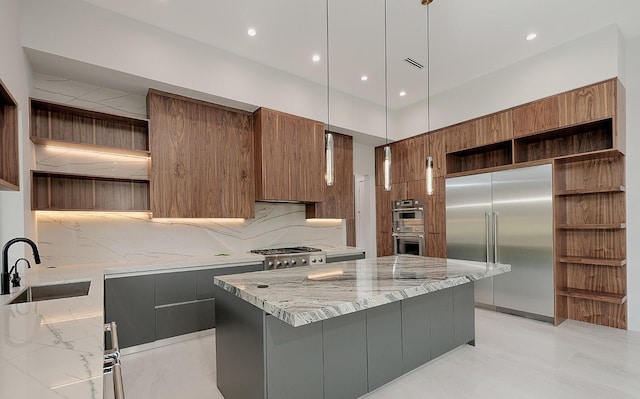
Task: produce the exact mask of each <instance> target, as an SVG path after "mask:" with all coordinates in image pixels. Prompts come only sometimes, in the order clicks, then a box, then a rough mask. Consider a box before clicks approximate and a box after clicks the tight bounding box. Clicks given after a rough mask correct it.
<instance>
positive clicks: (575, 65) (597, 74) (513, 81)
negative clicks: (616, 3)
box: [393, 26, 624, 139]
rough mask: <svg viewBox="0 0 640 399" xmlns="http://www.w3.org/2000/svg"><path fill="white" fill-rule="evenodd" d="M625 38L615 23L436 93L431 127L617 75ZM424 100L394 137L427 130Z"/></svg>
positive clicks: (404, 114) (403, 115)
mask: <svg viewBox="0 0 640 399" xmlns="http://www.w3.org/2000/svg"><path fill="white" fill-rule="evenodd" d="M623 43H624V42H623V39H622V38H621V37H620V34H619V31H618V28H617V27H616V26H610V27H607V28H604V29H602V30H599V31H596V32H593V33H591V34H589V35H586V36H583V37H581V38H579V39H576V40H574V41H572V42H569V43H566V44H564V45H562V46H558V47H556V48H553V49H551V50H549V51H547V52H544V53H542V54H539V55H537V56H534V57H531V58H528V59H526V60H523V61H521V62H518V63H515V64H512V65H510V66H508V67H506V68H504V69H501V70H499V71H496V72H494V73H491V74H489V75H486V76H484V77H481V78H479V79H476V80H473V81H471V82H468V83H466V84H464V85H462V86H458V87H456V88H454V89H451V90H448V91H446V92H444V93H439V94H436V95H433V96H432V97H431V104H430V108H431V130H435V129H439V128H441V127H445V126H449V125H453V124H456V123H459V122H463V121H466V120H469V119H473V118H477V117H479V116H482V115H487V114H490V113H493V112H496V111H500V110H503V109H507V108H511V107H514V106H516V105H520V104H524V103H527V102H530V101H533V100H537V99H539V98H543V97H547V96H550V95H553V94H557V93H560V92H563V91H567V90H572V89H575V88H576V87H580V86H586V85H588V84H591V83H595V82H598V81H601V80H605V79H609V78H613V77H616V76H618V73H619V70H618V65H619V62H620V61H619V60H620V59H621V56H622V55H623V54H620V53H621V52H622V51H621V47H623ZM426 109H427V106H426V104H425V103H424V102H421V103H417V104H413V105H412V106H410V107H406V108H405V109H403V110H401V111H399V112H398V113H397V115H396V119H397V121H398V124H397V127H396V128H395V131H394V132H393V134H394V136H393V137H394V139H402V138H405V137H409V136H414V135H416V134H419V133H424V132H425V131H427V128H426V125H427V119H426Z"/></svg>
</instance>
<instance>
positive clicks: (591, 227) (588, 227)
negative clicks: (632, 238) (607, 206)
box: [557, 223, 627, 230]
mask: <svg viewBox="0 0 640 399" xmlns="http://www.w3.org/2000/svg"><path fill="white" fill-rule="evenodd" d="M557 227H558V228H559V229H562V230H619V229H625V228H627V224H626V223H605V224H596V223H593V224H559V225H557Z"/></svg>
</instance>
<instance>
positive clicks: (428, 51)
mask: <svg viewBox="0 0 640 399" xmlns="http://www.w3.org/2000/svg"><path fill="white" fill-rule="evenodd" d="M426 7H427V132H431V45H430V44H431V43H430V41H431V19H430V18H429V5H428V4H427V6H426Z"/></svg>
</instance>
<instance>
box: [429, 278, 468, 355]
mask: <svg viewBox="0 0 640 399" xmlns="http://www.w3.org/2000/svg"><path fill="white" fill-rule="evenodd" d="M465 285H466V284H465ZM427 296H429V297H430V298H429V300H430V301H431V306H432V307H431V309H432V312H431V314H430V315H431V334H430V338H431V359H435V358H436V357H438V356H440V355H443V354H445V353H447V352H449V351H450V350H451V349H453V348H454V347H455V345H454V322H453V320H454V316H453V288H447V289H444V290H442V291H435V292H432V293H430V294H427Z"/></svg>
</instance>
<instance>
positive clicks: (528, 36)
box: [527, 33, 538, 40]
mask: <svg viewBox="0 0 640 399" xmlns="http://www.w3.org/2000/svg"><path fill="white" fill-rule="evenodd" d="M537 36H538V35H536V34H535V33H529V34H528V35H527V40H533V39H535V38H536V37H537Z"/></svg>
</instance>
